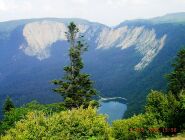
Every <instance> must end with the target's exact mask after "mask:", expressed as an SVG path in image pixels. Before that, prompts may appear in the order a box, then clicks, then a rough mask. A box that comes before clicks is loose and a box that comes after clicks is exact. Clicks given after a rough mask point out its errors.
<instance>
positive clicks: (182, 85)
mask: <svg viewBox="0 0 185 140" xmlns="http://www.w3.org/2000/svg"><path fill="white" fill-rule="evenodd" d="M172 66H173V67H174V70H173V71H172V72H171V73H170V74H168V75H167V76H166V77H167V80H168V90H169V91H171V92H172V93H173V94H174V95H175V96H176V98H177V99H178V96H179V94H180V92H181V91H182V90H185V48H183V49H181V50H180V51H179V52H178V54H177V58H176V59H175V63H174V64H173V65H172Z"/></svg>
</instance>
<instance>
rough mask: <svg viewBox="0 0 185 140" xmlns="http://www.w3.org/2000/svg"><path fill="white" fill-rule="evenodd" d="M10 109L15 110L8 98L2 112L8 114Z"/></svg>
mask: <svg viewBox="0 0 185 140" xmlns="http://www.w3.org/2000/svg"><path fill="white" fill-rule="evenodd" d="M12 108H15V106H14V104H13V102H12V100H11V98H10V97H9V96H8V97H7V98H6V100H5V103H4V106H3V112H4V113H5V112H10V110H11V109H12Z"/></svg>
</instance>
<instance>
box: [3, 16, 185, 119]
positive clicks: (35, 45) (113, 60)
mask: <svg viewBox="0 0 185 140" xmlns="http://www.w3.org/2000/svg"><path fill="white" fill-rule="evenodd" d="M71 21H74V22H75V23H76V24H77V25H78V27H79V29H80V32H81V33H82V34H83V35H84V36H85V39H86V42H87V44H88V45H89V48H88V49H89V51H88V52H86V53H85V54H84V56H83V57H84V62H85V68H84V71H85V72H88V73H90V74H91V76H92V79H93V80H94V81H95V87H96V88H97V89H98V90H99V91H100V93H101V95H102V96H103V97H114V96H120V97H124V98H127V102H128V111H127V115H126V116H128V115H131V114H133V113H138V112H140V111H141V110H142V107H143V105H144V102H145V98H146V95H147V94H148V92H149V91H150V90H151V89H158V90H165V89H166V81H165V78H164V75H165V74H166V73H169V72H170V71H171V70H172V68H171V63H172V60H173V59H174V57H175V56H176V53H177V51H178V50H179V49H180V48H181V47H182V46H183V45H184V44H185V24H184V23H185V22H184V21H185V13H176V14H168V15H166V16H163V17H157V18H153V19H147V20H133V21H125V22H122V23H120V24H119V25H118V26H116V27H114V28H111V27H108V26H106V25H103V24H100V23H96V22H90V21H87V20H83V19H58V18H43V19H25V20H16V21H7V22H1V23H0V103H1V105H2V103H3V101H4V99H5V98H6V96H7V95H9V96H11V97H12V98H13V100H14V102H15V103H16V104H17V105H22V104H24V103H26V102H29V101H31V100H38V101H40V102H42V103H51V102H57V101H61V100H62V98H61V97H60V96H59V95H57V94H54V93H53V92H52V88H53V85H52V84H51V83H50V81H51V80H53V79H58V78H60V77H62V75H63V70H62V68H63V66H65V65H67V64H68V62H69V59H68V48H69V47H68V44H67V41H66V37H65V32H66V31H67V25H68V24H69V22H71Z"/></svg>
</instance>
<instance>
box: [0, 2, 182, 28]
mask: <svg viewBox="0 0 185 140" xmlns="http://www.w3.org/2000/svg"><path fill="white" fill-rule="evenodd" d="M175 12H185V0H0V21H7V20H12V19H23V18H24V19H25V18H40V17H58V18H74V17H75V18H84V19H88V20H90V21H96V22H100V23H104V24H107V25H110V26H113V25H116V24H119V23H120V22H122V21H124V20H129V19H136V18H151V17H155V16H161V15H164V14H167V13H175Z"/></svg>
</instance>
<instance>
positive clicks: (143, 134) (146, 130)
mask: <svg viewBox="0 0 185 140" xmlns="http://www.w3.org/2000/svg"><path fill="white" fill-rule="evenodd" d="M159 127H161V126H160V125H159V124H158V122H157V120H156V119H154V118H153V116H152V115H149V114H140V115H137V116H133V117H131V118H129V119H125V120H124V119H123V120H117V121H114V122H113V125H112V129H113V130H112V131H113V137H114V138H115V139H116V140H127V139H129V140H132V139H133V140H135V139H145V138H147V137H159V136H160V131H159V130H157V129H156V128H159Z"/></svg>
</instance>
